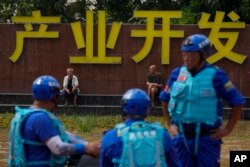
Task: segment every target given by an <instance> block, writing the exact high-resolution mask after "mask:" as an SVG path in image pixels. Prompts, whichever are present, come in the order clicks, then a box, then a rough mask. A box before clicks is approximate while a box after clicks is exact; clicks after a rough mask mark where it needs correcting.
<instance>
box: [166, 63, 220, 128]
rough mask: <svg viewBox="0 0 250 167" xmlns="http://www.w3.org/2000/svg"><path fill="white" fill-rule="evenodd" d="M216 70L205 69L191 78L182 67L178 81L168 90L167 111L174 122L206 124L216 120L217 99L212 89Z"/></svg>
mask: <svg viewBox="0 0 250 167" xmlns="http://www.w3.org/2000/svg"><path fill="white" fill-rule="evenodd" d="M215 73H216V69H215V68H214V67H209V68H205V69H203V70H202V71H200V72H199V73H198V74H197V75H196V76H195V77H193V76H192V75H191V74H190V72H189V71H188V70H187V69H186V67H182V68H181V70H180V73H179V76H178V79H177V80H176V81H175V82H174V83H173V85H172V86H171V88H170V101H169V104H168V110H169V112H170V115H171V118H172V119H173V120H174V121H177V122H178V121H181V122H184V123H206V124H208V125H212V124H214V123H215V121H216V119H217V100H218V99H217V97H216V92H215V90H214V88H213V78H214V76H215Z"/></svg>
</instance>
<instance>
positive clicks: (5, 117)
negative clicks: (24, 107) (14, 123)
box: [0, 113, 14, 129]
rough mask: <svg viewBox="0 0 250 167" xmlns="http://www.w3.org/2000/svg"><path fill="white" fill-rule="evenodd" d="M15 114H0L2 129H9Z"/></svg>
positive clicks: (0, 127)
mask: <svg viewBox="0 0 250 167" xmlns="http://www.w3.org/2000/svg"><path fill="white" fill-rule="evenodd" d="M13 116H14V114H13V113H5V114H0V129H9V128H10V122H11V119H12V118H13Z"/></svg>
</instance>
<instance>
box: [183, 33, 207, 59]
mask: <svg viewBox="0 0 250 167" xmlns="http://www.w3.org/2000/svg"><path fill="white" fill-rule="evenodd" d="M210 50H211V43H210V41H209V39H208V38H207V37H206V36H205V35H202V34H194V35H191V36H189V37H187V38H186V39H185V40H184V41H183V43H182V46H181V51H184V52H200V53H204V52H206V53H207V54H208V55H210Z"/></svg>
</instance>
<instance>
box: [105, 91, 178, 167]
mask: <svg viewBox="0 0 250 167" xmlns="http://www.w3.org/2000/svg"><path fill="white" fill-rule="evenodd" d="M122 109H123V111H124V113H125V114H124V115H123V119H125V121H124V123H121V124H118V125H116V127H115V128H114V129H111V130H109V131H108V132H106V133H105V134H104V136H103V138H102V141H101V158H100V166H102V167H112V166H119V167H122V166H123V167H128V166H157V165H158V166H161V167H163V166H170V167H171V166H179V158H178V157H177V156H176V154H175V150H174V148H173V147H172V146H173V145H172V144H171V139H170V136H169V134H168V132H167V131H166V130H165V129H164V128H163V127H162V126H161V125H160V123H147V122H145V121H144V119H145V118H146V116H147V112H148V111H149V109H150V98H149V96H148V95H147V93H146V92H145V91H143V90H141V89H137V88H134V89H129V90H128V91H127V92H126V93H125V94H124V95H123V97H122ZM142 129H144V130H145V131H143V130H142Z"/></svg>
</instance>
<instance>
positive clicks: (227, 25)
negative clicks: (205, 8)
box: [198, 11, 247, 64]
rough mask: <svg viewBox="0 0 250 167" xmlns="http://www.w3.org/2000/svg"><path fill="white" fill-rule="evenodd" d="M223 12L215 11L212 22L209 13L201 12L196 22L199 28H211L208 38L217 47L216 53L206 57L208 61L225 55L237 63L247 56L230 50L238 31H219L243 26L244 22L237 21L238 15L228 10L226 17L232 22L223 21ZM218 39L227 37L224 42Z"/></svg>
mask: <svg viewBox="0 0 250 167" xmlns="http://www.w3.org/2000/svg"><path fill="white" fill-rule="evenodd" d="M224 15H225V12H218V11H217V12H216V15H215V20H214V22H209V21H208V20H209V17H210V14H208V13H202V16H201V19H200V21H199V23H198V25H199V28H201V29H211V31H210V34H209V37H208V38H209V39H210V41H211V42H212V44H213V45H214V47H215V48H216V49H217V51H218V52H217V53H215V54H213V55H212V56H210V57H208V58H207V61H208V62H209V63H211V64H212V63H215V62H217V61H219V60H220V59H222V58H223V57H226V58H228V59H230V60H232V61H234V62H236V63H238V64H242V63H243V62H244V60H245V59H246V57H247V56H244V55H241V54H239V53H235V52H233V51H232V49H233V47H234V46H235V44H236V42H237V39H238V35H239V32H225V31H223V32H220V29H221V28H222V29H236V28H245V23H244V22H238V19H239V16H238V15H237V14H236V13H235V12H233V11H232V12H230V13H229V14H228V17H229V18H230V19H231V20H232V21H233V22H223V18H224ZM220 39H227V41H226V43H225V44H223V43H222V42H221V41H220Z"/></svg>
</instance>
